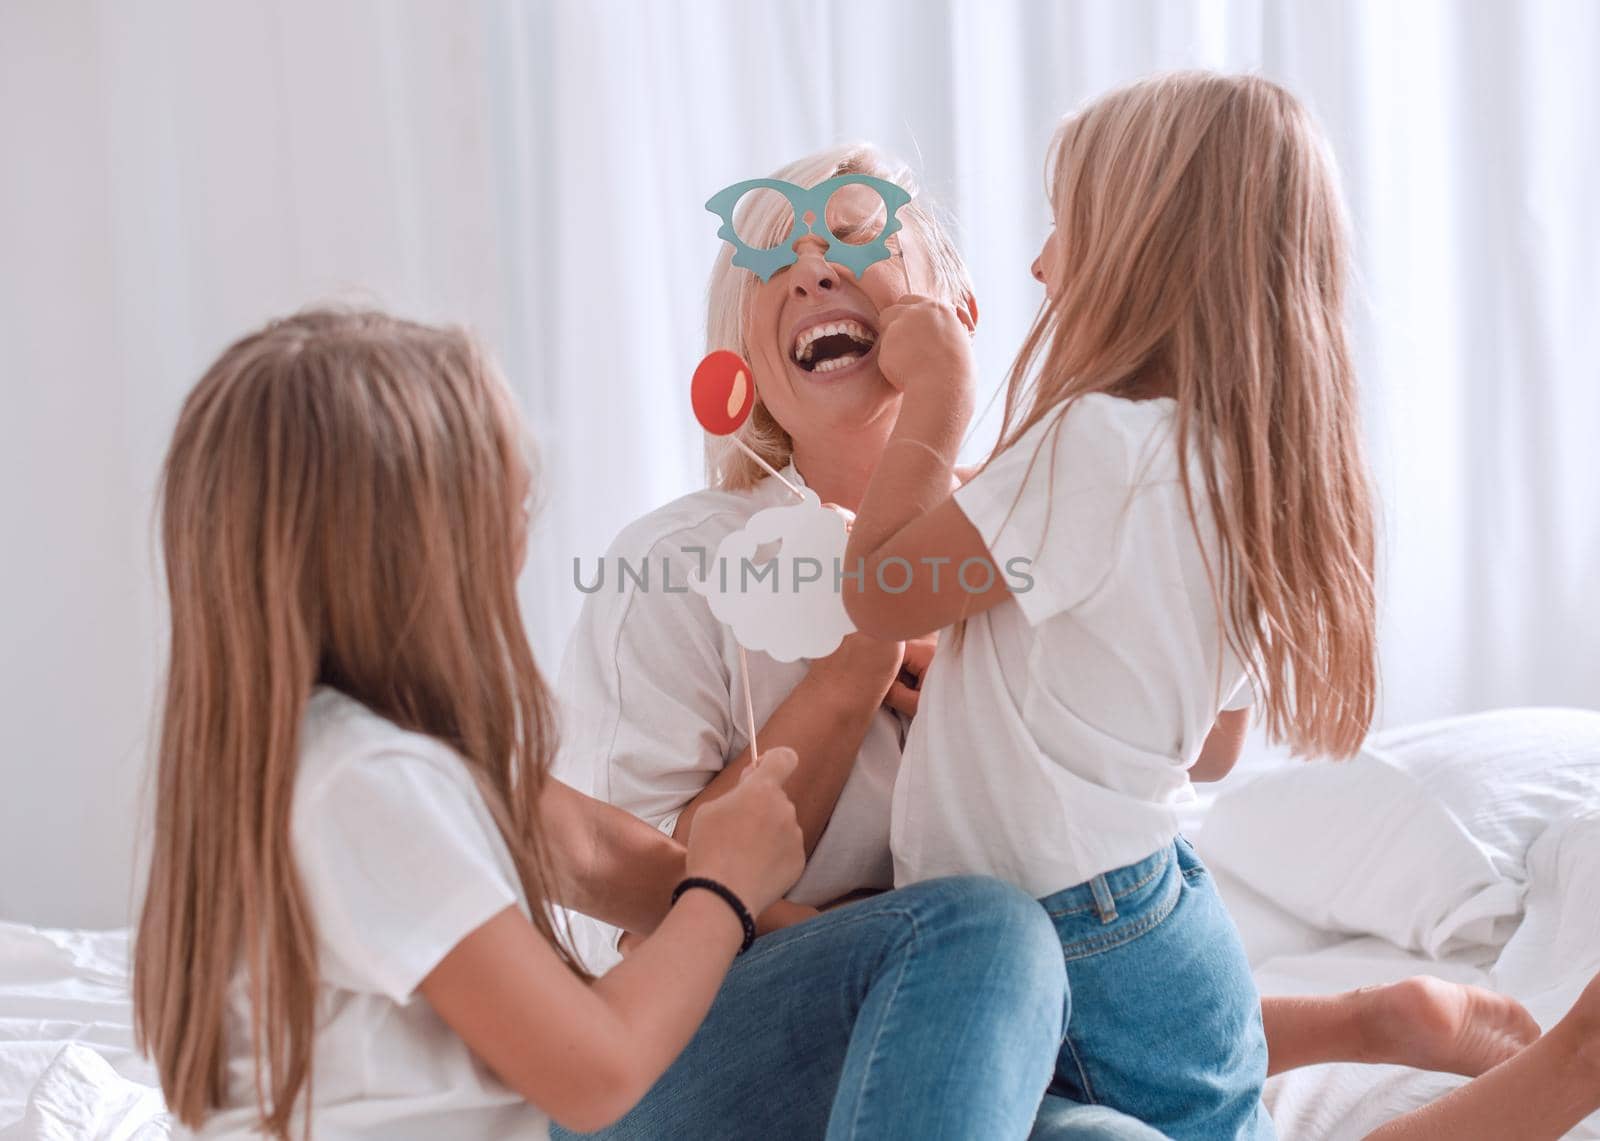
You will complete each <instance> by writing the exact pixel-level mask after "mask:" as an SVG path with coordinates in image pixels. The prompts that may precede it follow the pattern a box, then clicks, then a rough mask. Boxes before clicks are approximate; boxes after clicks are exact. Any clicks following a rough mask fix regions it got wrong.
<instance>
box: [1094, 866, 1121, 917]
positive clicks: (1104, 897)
mask: <svg viewBox="0 0 1600 1141" xmlns="http://www.w3.org/2000/svg"><path fill="white" fill-rule="evenodd" d="M1089 890H1090V891H1091V892H1093V893H1094V906H1095V910H1096V911H1098V912H1099V913H1100V922H1101V923H1110V922H1111V921H1112V920H1113V919H1115V918H1116V917H1117V901H1116V899H1115V898H1114V897H1113V896H1112V894H1111V885H1110V884H1108V883H1107V882H1106V877H1105V876H1104V875H1098V876H1095V877H1094V879H1092V880H1090V881H1089Z"/></svg>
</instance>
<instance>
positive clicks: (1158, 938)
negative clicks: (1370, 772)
mask: <svg viewBox="0 0 1600 1141" xmlns="http://www.w3.org/2000/svg"><path fill="white" fill-rule="evenodd" d="M1040 902H1041V903H1042V904H1043V905H1044V908H1045V911H1046V912H1048V913H1049V916H1050V919H1051V922H1053V923H1054V924H1055V928H1056V933H1057V935H1058V936H1059V937H1060V940H1061V949H1062V951H1063V952H1064V953H1065V956H1066V963H1067V1005H1066V1011H1067V1014H1066V1036H1065V1038H1064V1040H1063V1042H1062V1046H1061V1055H1060V1057H1059V1058H1058V1059H1057V1061H1056V1074H1055V1080H1054V1082H1052V1083H1051V1086H1050V1092H1051V1093H1052V1094H1053V1095H1055V1096H1057V1097H1060V1098H1062V1099H1064V1100H1066V1101H1068V1102H1070V1103H1074V1104H1082V1105H1102V1106H1107V1107H1110V1108H1113V1109H1117V1110H1120V1111H1122V1112H1123V1113H1125V1114H1129V1115H1131V1116H1133V1117H1136V1118H1138V1119H1139V1120H1140V1121H1143V1122H1145V1123H1146V1124H1148V1125H1151V1126H1153V1127H1155V1128H1156V1129H1158V1130H1159V1131H1160V1132H1161V1133H1163V1134H1165V1135H1167V1136H1169V1137H1172V1138H1175V1139H1176V1141H1233V1139H1235V1138H1240V1139H1244V1141H1267V1139H1270V1138H1272V1137H1273V1136H1274V1132H1273V1129H1272V1121H1271V1119H1270V1118H1269V1117H1268V1116H1267V1112H1266V1109H1265V1107H1263V1106H1262V1104H1261V1087H1262V1084H1263V1083H1264V1082H1265V1081H1266V1077H1267V1041H1266V1036H1265V1035H1264V1034H1263V1032H1262V1028H1261V998H1260V995H1259V994H1258V993H1257V991H1256V987H1255V981H1254V980H1253V979H1252V978H1251V977H1250V964H1249V961H1248V960H1247V959H1246V957H1245V951H1244V947H1243V945H1242V944H1241V943H1240V941H1239V933H1238V929H1237V928H1236V927H1234V925H1233V920H1232V919H1231V918H1229V916H1228V913H1227V910H1226V909H1225V908H1224V907H1223V904H1222V900H1221V898H1220V897H1219V896H1218V895H1217V891H1216V887H1215V886H1214V885H1213V884H1212V882H1211V876H1210V873H1209V872H1207V871H1206V869H1205V865H1203V864H1202V863H1201V862H1200V860H1199V857H1197V856H1196V855H1195V852H1194V849H1193V848H1191V847H1190V846H1189V842H1188V841H1187V840H1185V839H1183V838H1182V837H1179V838H1178V839H1177V840H1176V841H1175V842H1174V843H1173V844H1172V845H1171V846H1169V847H1166V848H1163V849H1161V850H1160V851H1158V852H1155V853H1154V854H1153V855H1151V856H1149V857H1147V858H1146V859H1143V860H1141V861H1139V862H1138V863H1136V864H1131V865H1129V866H1128V867H1125V868H1118V869H1117V870H1116V871H1113V872H1108V873H1106V874H1105V875H1102V876H1096V877H1095V878H1094V879H1092V880H1090V881H1089V882H1088V883H1085V884H1079V885H1078V886H1077V887H1071V888H1068V889H1066V890H1065V891H1061V892H1057V893H1056V894H1055V895H1052V896H1049V897H1047V898H1045V899H1043V900H1041V901H1040Z"/></svg>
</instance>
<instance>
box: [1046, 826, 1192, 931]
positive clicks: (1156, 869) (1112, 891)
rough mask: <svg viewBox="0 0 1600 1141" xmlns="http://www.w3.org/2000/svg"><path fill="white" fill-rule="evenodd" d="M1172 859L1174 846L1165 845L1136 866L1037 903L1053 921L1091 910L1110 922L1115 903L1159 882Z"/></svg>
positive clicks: (1065, 889)
mask: <svg viewBox="0 0 1600 1141" xmlns="http://www.w3.org/2000/svg"><path fill="white" fill-rule="evenodd" d="M1173 857H1174V852H1173V845H1172V844H1167V845H1165V846H1163V847H1161V848H1158V849H1157V850H1156V851H1154V852H1151V853H1150V854H1149V855H1148V856H1146V857H1145V858H1144V859H1142V860H1140V861H1139V862H1138V863H1134V864H1128V865H1127V866H1126V867H1121V868H1115V869H1113V870H1111V871H1109V872H1104V873H1102V874H1101V875H1097V876H1095V877H1094V878H1093V879H1091V880H1089V881H1088V882H1087V883H1081V884H1078V885H1076V886H1075V887H1069V888H1063V889H1062V890H1061V891H1058V892H1056V893H1055V894H1053V895H1047V896H1045V897H1044V898H1043V899H1042V900H1040V901H1039V902H1040V903H1041V904H1043V905H1044V909H1045V910H1046V911H1048V912H1049V913H1050V915H1051V916H1052V917H1053V918H1060V917H1061V916H1064V915H1074V914H1077V913H1079V912H1090V911H1092V912H1098V913H1099V915H1100V918H1101V920H1102V921H1104V922H1107V923H1109V922H1110V921H1111V920H1113V919H1115V918H1116V917H1117V900H1119V899H1123V898H1125V897H1127V896H1130V895H1132V894H1134V893H1135V892H1137V891H1139V890H1141V889H1142V888H1145V887H1148V886H1149V885H1150V883H1151V882H1152V881H1154V880H1156V879H1159V878H1160V877H1161V874H1162V873H1163V872H1164V871H1166V868H1167V865H1168V864H1169V863H1171V861H1172V859H1173Z"/></svg>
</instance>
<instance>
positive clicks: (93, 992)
mask: <svg viewBox="0 0 1600 1141" xmlns="http://www.w3.org/2000/svg"><path fill="white" fill-rule="evenodd" d="M170 1134H171V1129H170V1119H169V1118H168V1117H167V1114H166V1112H165V1106H164V1104H163V1103H162V1100H161V1092H160V1090H159V1089H157V1088H156V1076H155V1072H154V1070H153V1069H152V1068H151V1067H150V1065H149V1063H147V1062H146V1061H145V1060H144V1059H143V1058H141V1057H140V1056H139V1054H138V1052H137V1051H136V1050H135V1049H134V1047H133V1008H132V1005H131V1003H130V1001H129V998H128V933H127V932H126V931H41V930H38V929H37V928H32V927H24V926H20V925H18V924H13V923H0V1141H24V1139H26V1141H155V1139H156V1138H164V1137H167V1136H169V1135H170Z"/></svg>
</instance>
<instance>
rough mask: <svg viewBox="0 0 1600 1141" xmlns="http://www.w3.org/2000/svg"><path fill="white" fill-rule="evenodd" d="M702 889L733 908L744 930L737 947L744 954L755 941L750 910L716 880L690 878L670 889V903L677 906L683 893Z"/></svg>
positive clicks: (697, 877)
mask: <svg viewBox="0 0 1600 1141" xmlns="http://www.w3.org/2000/svg"><path fill="white" fill-rule="evenodd" d="M697 887H699V888H704V889H705V890H706V891H709V892H711V893H712V894H714V895H719V896H721V897H722V900H723V902H724V903H726V904H727V905H728V906H729V907H731V908H733V913H734V914H735V915H737V916H738V917H739V926H741V927H743V928H744V942H743V943H741V944H740V945H739V954H741V955H742V954H744V953H745V952H746V951H748V950H749V949H750V944H752V943H754V942H755V941H756V921H755V920H754V919H752V918H751V917H750V909H749V908H748V907H746V906H745V905H744V901H743V900H742V899H740V898H739V897H738V896H736V895H734V894H733V891H732V890H731V889H729V888H727V887H725V886H724V885H722V884H720V883H718V882H717V881H716V880H710V879H706V877H705V876H690V877H689V878H688V879H686V880H684V881H683V882H682V883H680V884H679V885H678V886H677V887H675V888H673V889H672V902H673V904H674V905H676V904H677V902H678V900H679V899H681V898H683V893H684V892H686V891H690V890H692V889H694V888H697Z"/></svg>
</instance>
